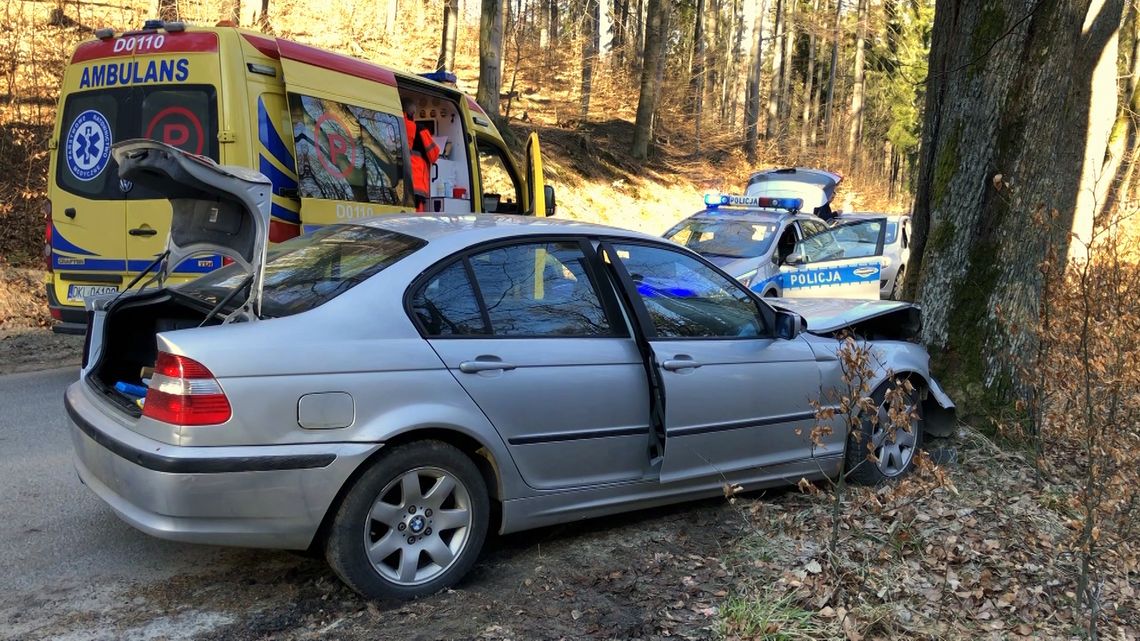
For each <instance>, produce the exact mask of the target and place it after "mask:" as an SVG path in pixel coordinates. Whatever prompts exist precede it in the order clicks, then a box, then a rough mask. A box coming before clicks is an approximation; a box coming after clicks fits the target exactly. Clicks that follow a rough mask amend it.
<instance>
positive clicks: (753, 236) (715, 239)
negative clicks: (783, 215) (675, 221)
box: [665, 219, 778, 258]
mask: <svg viewBox="0 0 1140 641" xmlns="http://www.w3.org/2000/svg"><path fill="white" fill-rule="evenodd" d="M777 228H778V226H777V225H776V223H771V222H753V221H747V220H708V219H697V220H689V221H686V222H683V223H681V224H680V225H678V226H676V227H674V228H673V229H671V230H669V232H668V233H666V234H665V237H666V238H668V239H669V240H671V241H673V242H675V243H679V244H681V245H684V246H685V247H688V248H689V249H691V250H693V251H695V252H697V253H698V254H703V255H705V256H721V257H724V258H755V257H757V256H763V255H765V254H767V253H768V250H769V249H770V248H771V247H772V239H773V238H775V237H776V230H777Z"/></svg>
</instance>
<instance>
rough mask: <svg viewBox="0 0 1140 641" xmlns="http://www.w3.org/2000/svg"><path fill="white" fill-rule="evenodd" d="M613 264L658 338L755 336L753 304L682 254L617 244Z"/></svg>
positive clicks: (758, 326) (759, 328) (758, 328)
mask: <svg viewBox="0 0 1140 641" xmlns="http://www.w3.org/2000/svg"><path fill="white" fill-rule="evenodd" d="M614 249H615V250H616V251H617V255H618V259H619V260H621V262H622V264H623V265H624V266H625V269H626V271H628V272H629V275H630V277H632V278H633V282H634V283H635V284H636V285H637V293H638V296H639V297H640V298H641V301H642V302H643V303H644V304H645V307H646V309H647V310H648V312H649V317H650V319H652V321H653V327H654V329H655V330H656V332H657V336H659V337H662V338H717V337H729V336H732V337H736V336H760V335H762V334H763V333H764V332H763V327H764V326H763V322H762V321H761V319H760V313H759V309H758V308H757V306H756V303H755V301H753V300H752V298H751V297H750V296H749V295H748V294H747V293H746V292H745V291H744V289H743V288H742V287H741V286H740V285H739V284H738V283H736V282H735V281H733V280H731V279H728V278H725V277H724V276H722V275H721V274H718V273H717V272H715V271H713V270H711V269H709V268H708V267H707V266H706V265H705V264H704V263H702V262H700V261H699V260H697V259H695V258H693V257H692V256H688V255H686V254H683V253H680V252H676V251H672V250H669V249H664V248H660V247H649V246H645V245H618V246H616V247H615V248H614Z"/></svg>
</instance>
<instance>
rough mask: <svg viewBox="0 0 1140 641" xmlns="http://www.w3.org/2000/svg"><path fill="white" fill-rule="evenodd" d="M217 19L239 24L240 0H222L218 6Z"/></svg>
mask: <svg viewBox="0 0 1140 641" xmlns="http://www.w3.org/2000/svg"><path fill="white" fill-rule="evenodd" d="M218 20H229V21H230V22H232V23H233V24H235V25H240V24H241V0H222V1H221V2H220V3H219V6H218Z"/></svg>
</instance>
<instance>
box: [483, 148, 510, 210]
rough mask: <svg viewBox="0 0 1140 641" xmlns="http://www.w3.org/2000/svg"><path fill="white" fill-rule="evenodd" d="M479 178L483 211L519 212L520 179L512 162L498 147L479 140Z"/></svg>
mask: <svg viewBox="0 0 1140 641" xmlns="http://www.w3.org/2000/svg"><path fill="white" fill-rule="evenodd" d="M479 179H480V180H481V181H482V187H483V211H485V212H487V213H498V214H517V213H519V198H518V195H519V180H518V177H517V176H515V174H514V170H513V169H512V168H511V163H510V162H509V161H507V159H506V158H505V157H504V156H503V151H502V150H501V149H499V148H498V147H496V146H494V145H492V144H489V143H485V142H483V141H480V142H479Z"/></svg>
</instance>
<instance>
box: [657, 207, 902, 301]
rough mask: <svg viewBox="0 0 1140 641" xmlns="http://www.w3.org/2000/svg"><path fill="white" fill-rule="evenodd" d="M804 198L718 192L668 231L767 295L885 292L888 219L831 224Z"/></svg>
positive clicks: (838, 295) (847, 295)
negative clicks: (813, 212) (815, 213)
mask: <svg viewBox="0 0 1140 641" xmlns="http://www.w3.org/2000/svg"><path fill="white" fill-rule="evenodd" d="M802 207H803V200H802V199H800V198H767V197H762V196H734V195H727V194H718V193H710V194H706V195H705V208H704V209H703V210H702V211H699V212H697V213H695V214H693V215H692V216H690V217H688V218H686V219H684V220H682V221H681V222H680V223H678V224H677V225H675V226H673V227H672V228H671V229H669V231H667V232H665V234H664V236H665V238H668V239H669V240H672V241H673V242H676V243H679V244H681V245H684V246H685V247H688V248H689V249H692V250H693V251H695V252H697V253H699V254H701V255H702V256H704V257H705V258H708V259H709V260H711V261H712V262H713V263H715V264H716V265H717V266H718V267H720V268H721V269H723V270H725V271H726V272H728V273H729V274H730V275H731V276H733V277H735V278H736V279H737V280H739V281H740V282H741V283H744V285H745V286H747V287H748V288H749V289H751V290H752V291H754V292H757V293H759V294H760V295H761V296H782V297H787V298H861V299H877V298H879V297H880V294H879V290H880V280H881V276H880V275H881V272H882V269H883V263H884V260H883V259H884V256H883V252H884V248H885V247H887V244H886V234H887V229H888V226H889V225H888V222H887V219H886V218H885V217H874V216H867V217H865V218H859V219H852V220H846V219H844V220H842V221H841V222H838V223H837V224H835V225H833V226H831V227H829V226H828V225H826V224H824V222H823V221H822V220H821V219H820V218H819V217H817V216H813V215H810V214H803V213H800V210H801V208H802Z"/></svg>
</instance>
